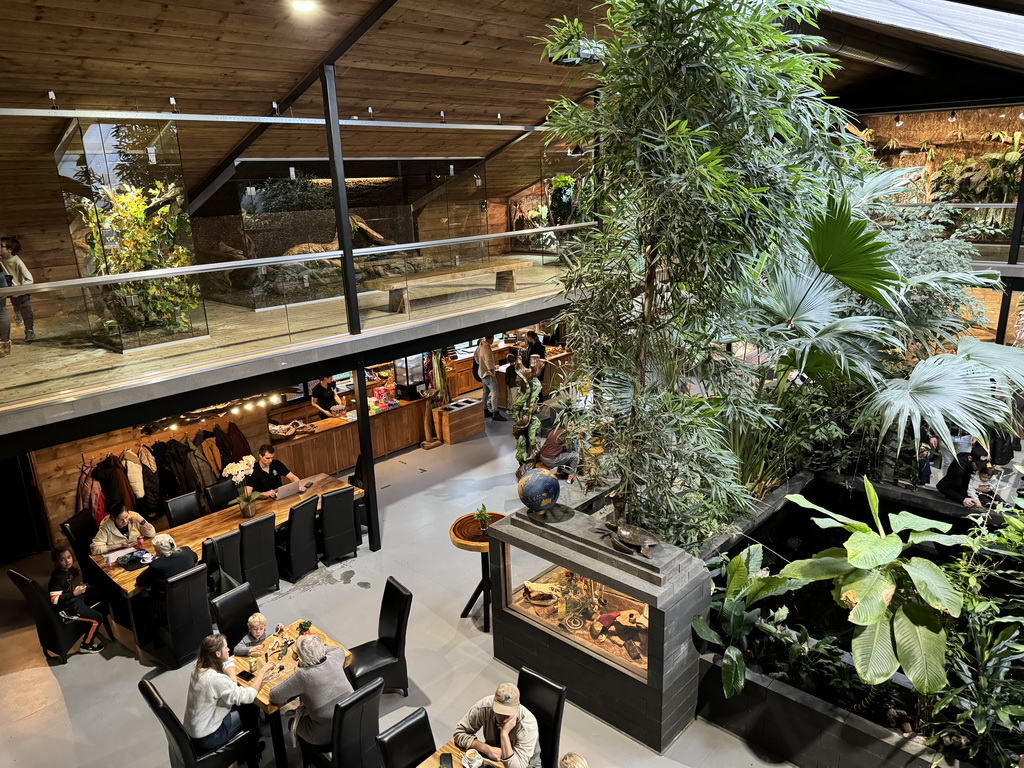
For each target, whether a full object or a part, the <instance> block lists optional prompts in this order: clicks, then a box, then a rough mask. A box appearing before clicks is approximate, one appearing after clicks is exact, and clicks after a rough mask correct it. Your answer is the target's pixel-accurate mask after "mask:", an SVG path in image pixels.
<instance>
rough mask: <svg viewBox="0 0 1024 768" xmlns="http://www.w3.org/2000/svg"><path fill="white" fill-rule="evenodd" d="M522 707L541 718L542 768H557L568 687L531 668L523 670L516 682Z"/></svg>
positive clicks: (539, 722)
mask: <svg viewBox="0 0 1024 768" xmlns="http://www.w3.org/2000/svg"><path fill="white" fill-rule="evenodd" d="M516 685H517V686H518V688H519V703H520V704H522V705H523V706H524V707H526V708H527V709H528V710H530V712H531V713H532V714H533V716H534V717H535V718H537V731H538V741H539V742H540V764H541V768H556V766H557V765H558V743H559V741H560V740H561V738H562V712H563V710H564V709H565V686H564V685H559V684H558V683H556V682H554V681H552V680H548V679H547V678H546V677H544V676H543V675H541V674H538V673H537V672H534V671H533V670H532V669H530V668H529V667H523V668H522V670H520V672H519V680H518V681H517V682H516Z"/></svg>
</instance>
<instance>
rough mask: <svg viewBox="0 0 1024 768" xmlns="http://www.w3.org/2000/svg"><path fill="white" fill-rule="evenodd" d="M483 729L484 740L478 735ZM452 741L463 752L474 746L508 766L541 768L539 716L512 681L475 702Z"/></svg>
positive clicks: (513, 767)
mask: <svg viewBox="0 0 1024 768" xmlns="http://www.w3.org/2000/svg"><path fill="white" fill-rule="evenodd" d="M481 729H482V731H483V733H482V736H483V739H482V740H481V739H478V738H477V737H476V734H477V732H478V731H480V730H481ZM453 740H454V741H455V746H457V747H458V748H459V749H461V750H462V751H463V752H465V751H466V750H467V749H475V750H476V751H477V752H479V753H480V754H481V755H483V756H484V757H486V758H488V759H489V760H500V761H501V762H502V764H503V765H504V766H505V768H540V740H539V739H538V728H537V718H535V717H534V716H533V713H531V712H530V710H528V709H527V708H526V707H524V706H522V705H521V704H520V703H519V689H518V688H517V687H516V686H515V685H513V684H512V683H502V684H501V685H499V686H498V689H497V690H496V691H495V692H494V696H485V697H484V698H482V699H480V701H478V702H477V703H476V704H474V705H473V707H472V709H470V710H469V712H467V713H466V716H465V717H463V718H462V720H460V721H459V724H458V725H457V726H455V734H454V736H453Z"/></svg>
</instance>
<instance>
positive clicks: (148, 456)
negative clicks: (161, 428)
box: [138, 445, 157, 472]
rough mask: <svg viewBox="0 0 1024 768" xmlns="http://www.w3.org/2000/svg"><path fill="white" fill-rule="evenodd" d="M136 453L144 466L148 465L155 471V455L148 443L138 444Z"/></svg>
mask: <svg viewBox="0 0 1024 768" xmlns="http://www.w3.org/2000/svg"><path fill="white" fill-rule="evenodd" d="M138 454H139V461H140V462H142V465H143V466H144V467H149V468H150V469H151V470H153V471H154V472H156V471H157V469H156V457H155V456H153V451H152V450H151V449H150V447H149V446H148V445H140V446H139V450H138Z"/></svg>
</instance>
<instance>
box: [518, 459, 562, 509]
mask: <svg viewBox="0 0 1024 768" xmlns="http://www.w3.org/2000/svg"><path fill="white" fill-rule="evenodd" d="M518 489H519V500H520V501H521V502H523V506H524V507H526V508H527V509H532V510H533V511H534V512H545V511H547V510H548V509H551V508H552V507H553V506H554V505H555V502H556V501H558V493H559V490H560V488H559V485H558V478H557V477H555V474H554V472H552V471H551V470H549V469H542V468H540V467H538V468H536V469H531V470H530V471H529V472H527V473H526V474H524V475H523V476H522V477H521V478H519V484H518Z"/></svg>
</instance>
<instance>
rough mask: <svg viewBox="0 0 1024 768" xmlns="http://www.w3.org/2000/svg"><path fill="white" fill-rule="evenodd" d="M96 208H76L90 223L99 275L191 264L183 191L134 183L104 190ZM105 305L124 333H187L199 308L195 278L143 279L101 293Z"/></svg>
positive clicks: (84, 204) (83, 202)
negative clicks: (193, 312) (158, 329)
mask: <svg viewBox="0 0 1024 768" xmlns="http://www.w3.org/2000/svg"><path fill="white" fill-rule="evenodd" d="M100 195H101V199H100V202H99V203H98V204H97V203H95V202H93V201H92V200H90V199H88V198H85V197H78V198H74V199H73V201H72V206H73V209H74V210H75V212H76V213H77V214H78V215H79V216H80V217H81V220H82V221H83V222H84V223H85V225H86V236H85V245H86V249H87V264H88V268H89V269H91V270H92V271H93V272H94V273H95V274H97V275H121V274H125V273H128V272H143V271H146V270H150V269H163V268H173V267H184V266H188V265H190V264H192V261H193V259H192V252H191V250H190V249H191V244H192V235H191V224H190V222H189V218H188V213H187V211H186V210H185V208H184V195H183V194H182V191H181V189H180V188H179V187H176V186H171V187H168V186H166V185H165V184H163V183H162V182H157V183H156V184H155V185H154V187H153V188H152V189H148V190H145V189H140V188H138V187H133V186H131V185H129V184H122V185H120V186H119V187H116V188H113V187H102V188H101V189H100ZM102 291H103V299H104V303H105V304H106V306H107V307H108V308H109V309H110V310H111V311H112V313H113V314H114V318H115V319H116V321H117V322H118V323H119V324H120V325H121V327H122V328H123V329H125V330H138V329H141V328H144V327H161V328H165V329H168V330H171V331H184V330H187V329H188V327H189V320H188V313H189V312H190V311H191V310H193V309H195V308H196V307H197V306H199V296H200V294H199V284H198V282H197V281H196V280H195V279H194V278H191V277H171V278H163V279H159V280H140V281H138V282H133V283H125V284H121V285H116V286H108V287H105V288H103V289H102Z"/></svg>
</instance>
